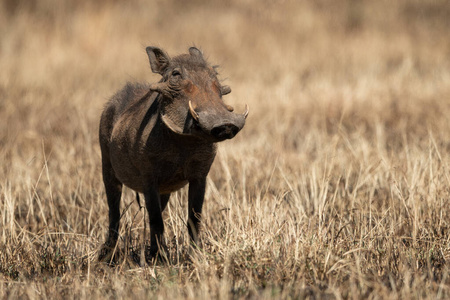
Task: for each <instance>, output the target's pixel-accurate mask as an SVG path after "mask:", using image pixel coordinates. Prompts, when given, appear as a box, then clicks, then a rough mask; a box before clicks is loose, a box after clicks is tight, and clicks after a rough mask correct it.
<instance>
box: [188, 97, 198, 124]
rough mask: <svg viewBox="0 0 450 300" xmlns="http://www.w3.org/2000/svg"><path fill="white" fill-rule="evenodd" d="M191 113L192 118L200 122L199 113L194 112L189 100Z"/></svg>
mask: <svg viewBox="0 0 450 300" xmlns="http://www.w3.org/2000/svg"><path fill="white" fill-rule="evenodd" d="M189 112H190V113H191V115H192V117H193V118H194V119H195V121H197V122H198V113H197V112H196V111H195V110H194V108H193V107H192V103H191V100H189Z"/></svg>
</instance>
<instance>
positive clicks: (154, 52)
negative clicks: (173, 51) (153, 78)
mask: <svg viewBox="0 0 450 300" xmlns="http://www.w3.org/2000/svg"><path fill="white" fill-rule="evenodd" d="M145 51H147V55H148V59H149V60H150V66H151V67H152V72H153V73H159V74H161V75H163V74H164V72H165V71H166V69H167V67H168V66H169V65H170V57H169V55H167V53H166V52H165V51H164V50H162V49H159V48H157V47H147V48H145Z"/></svg>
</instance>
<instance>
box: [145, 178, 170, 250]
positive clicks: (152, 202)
mask: <svg viewBox="0 0 450 300" xmlns="http://www.w3.org/2000/svg"><path fill="white" fill-rule="evenodd" d="M144 196H145V205H146V206H147V211H148V217H149V221H150V256H151V258H153V257H155V256H156V254H157V253H158V249H159V248H160V247H162V246H163V233H164V223H163V219H162V214H161V212H162V211H161V197H160V195H159V192H158V189H157V188H156V186H150V187H149V188H148V189H147V191H146V192H145V193H144ZM164 200H165V202H166V203H167V200H168V198H167V199H166V197H164Z"/></svg>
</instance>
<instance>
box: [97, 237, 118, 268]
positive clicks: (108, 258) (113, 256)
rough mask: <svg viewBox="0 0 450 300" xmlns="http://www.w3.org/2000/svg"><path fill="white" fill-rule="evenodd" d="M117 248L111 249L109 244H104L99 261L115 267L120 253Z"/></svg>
mask: <svg viewBox="0 0 450 300" xmlns="http://www.w3.org/2000/svg"><path fill="white" fill-rule="evenodd" d="M117 250H118V249H116V247H111V246H110V245H109V244H108V243H106V244H104V245H103V247H102V248H101V249H100V251H99V254H98V261H100V262H104V263H107V264H108V265H110V266H115V265H116V264H117V262H118V259H119V253H117V252H118V251H117Z"/></svg>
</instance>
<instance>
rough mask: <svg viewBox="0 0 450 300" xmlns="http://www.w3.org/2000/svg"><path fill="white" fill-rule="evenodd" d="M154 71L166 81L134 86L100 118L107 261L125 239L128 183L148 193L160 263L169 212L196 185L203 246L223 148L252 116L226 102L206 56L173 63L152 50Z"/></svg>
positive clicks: (192, 223) (193, 224) (194, 205)
mask: <svg viewBox="0 0 450 300" xmlns="http://www.w3.org/2000/svg"><path fill="white" fill-rule="evenodd" d="M146 50H147V54H148V56H149V60H150V65H151V67H152V71H153V72H155V73H159V74H161V75H162V76H163V79H162V80H161V81H160V82H159V83H155V84H152V85H140V84H130V83H129V84H127V85H126V86H125V87H124V88H123V89H122V90H121V91H119V92H118V93H117V94H116V95H115V96H113V98H112V99H111V100H110V101H109V102H108V104H107V105H106V107H105V109H104V111H103V114H102V116H101V120H100V147H101V152H102V168H103V181H104V184H105V189H106V195H107V199H108V205H109V223H110V224H109V235H108V240H107V242H106V244H105V247H104V250H103V255H102V256H106V255H105V253H106V252H108V251H110V250H111V249H112V248H114V246H115V244H116V243H117V239H118V230H119V221H120V198H121V194H122V185H123V184H125V185H126V186H128V187H130V188H131V189H133V190H135V191H136V192H139V193H143V194H144V197H145V203H146V207H147V210H148V213H149V220H150V234H151V248H150V255H151V257H153V256H154V255H155V254H156V253H157V251H158V244H160V245H161V243H162V234H163V231H164V224H163V221H162V216H161V213H162V211H163V210H164V209H165V207H166V205H167V202H168V200H169V197H170V193H171V192H173V191H176V190H178V189H180V188H181V187H183V186H184V185H186V184H187V183H189V196H188V197H189V220H188V229H189V234H190V236H191V238H192V239H193V241H196V240H197V232H198V225H199V221H200V214H201V210H202V206H203V200H204V194H205V186H206V176H207V174H208V172H209V169H210V167H211V164H212V162H213V160H214V157H215V154H216V145H215V143H216V142H219V141H222V140H224V139H229V138H232V137H234V136H235V135H236V134H237V132H238V131H239V130H241V129H242V127H243V126H244V124H245V118H246V116H247V112H246V113H245V114H244V115H240V114H235V113H232V108H231V107H229V106H228V105H226V104H225V103H223V101H222V95H224V94H227V93H229V92H230V91H231V90H230V89H229V87H226V86H225V87H222V86H221V85H220V84H219V81H218V80H217V76H216V72H215V71H214V69H213V68H211V67H210V66H209V64H208V63H207V62H206V61H205V60H204V59H203V56H202V54H201V52H200V51H199V50H198V49H196V48H190V49H189V53H190V54H183V55H180V56H177V57H174V58H173V59H171V58H170V57H169V56H168V55H167V54H166V53H165V52H164V51H163V50H161V49H159V48H155V47H148V48H147V49H146Z"/></svg>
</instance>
